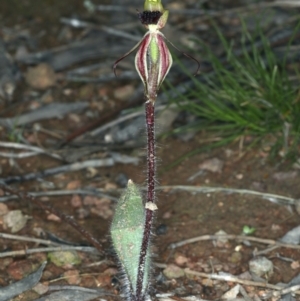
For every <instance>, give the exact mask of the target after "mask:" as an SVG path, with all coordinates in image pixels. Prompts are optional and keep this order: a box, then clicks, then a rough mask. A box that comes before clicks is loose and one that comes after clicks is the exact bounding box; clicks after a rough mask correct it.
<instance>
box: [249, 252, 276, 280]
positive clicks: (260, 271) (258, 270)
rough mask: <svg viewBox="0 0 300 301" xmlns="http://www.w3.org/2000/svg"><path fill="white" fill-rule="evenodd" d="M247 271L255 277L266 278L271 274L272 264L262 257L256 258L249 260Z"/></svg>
mask: <svg viewBox="0 0 300 301" xmlns="http://www.w3.org/2000/svg"><path fill="white" fill-rule="evenodd" d="M249 269H250V272H251V273H253V274H254V275H255V276H258V277H261V276H264V277H267V278H268V277H269V276H271V275H272V274H273V263H272V261H271V260H269V259H268V258H266V257H264V256H258V257H255V258H253V259H251V260H250V262H249Z"/></svg>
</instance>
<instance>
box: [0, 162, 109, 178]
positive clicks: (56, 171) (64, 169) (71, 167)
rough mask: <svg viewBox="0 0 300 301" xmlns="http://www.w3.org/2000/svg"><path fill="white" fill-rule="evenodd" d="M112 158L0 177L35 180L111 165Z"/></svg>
mask: <svg viewBox="0 0 300 301" xmlns="http://www.w3.org/2000/svg"><path fill="white" fill-rule="evenodd" d="M113 165H114V159H113V158H105V159H98V160H86V161H83V162H76V163H72V164H68V165H63V166H58V167H54V168H49V169H45V170H43V171H39V172H31V173H28V174H25V175H22V176H11V177H7V178H2V179H0V182H1V181H2V182H3V183H5V184H12V183H15V182H24V181H30V180H35V179H38V178H44V177H48V176H53V175H56V174H60V173H65V172H70V171H78V170H81V169H85V168H89V167H93V168H96V167H103V166H113Z"/></svg>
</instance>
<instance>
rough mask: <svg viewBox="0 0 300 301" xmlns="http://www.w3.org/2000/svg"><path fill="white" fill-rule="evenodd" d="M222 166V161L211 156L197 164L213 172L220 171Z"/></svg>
mask: <svg viewBox="0 0 300 301" xmlns="http://www.w3.org/2000/svg"><path fill="white" fill-rule="evenodd" d="M223 166H224V162H223V161H221V160H220V159H218V158H212V159H208V160H205V161H204V162H202V163H201V164H200V165H199V168H200V169H203V170H208V171H211V172H214V173H217V172H218V173H221V172H222V169H223Z"/></svg>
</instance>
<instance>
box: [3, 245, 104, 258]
mask: <svg viewBox="0 0 300 301" xmlns="http://www.w3.org/2000/svg"><path fill="white" fill-rule="evenodd" d="M59 251H80V252H86V253H93V254H99V252H98V251H97V249H96V248H93V247H78V246H77V247H76V246H66V247H64V246H60V247H50V248H49V247H48V248H36V249H26V250H18V251H11V252H2V253H0V258H3V257H13V256H23V255H29V254H33V253H40V252H59Z"/></svg>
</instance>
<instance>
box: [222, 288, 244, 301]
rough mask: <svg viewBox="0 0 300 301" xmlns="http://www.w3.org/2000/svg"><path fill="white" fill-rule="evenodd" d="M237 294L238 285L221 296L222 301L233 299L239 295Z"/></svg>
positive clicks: (238, 290)
mask: <svg viewBox="0 0 300 301" xmlns="http://www.w3.org/2000/svg"><path fill="white" fill-rule="evenodd" d="M239 292H240V285H239V284H237V285H235V286H234V287H233V288H232V289H230V290H229V291H228V292H226V293H225V294H224V295H223V296H222V300H231V299H235V298H236V297H237V295H238V294H239Z"/></svg>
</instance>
